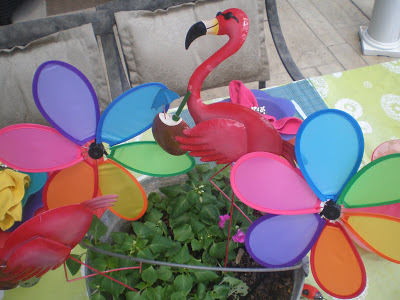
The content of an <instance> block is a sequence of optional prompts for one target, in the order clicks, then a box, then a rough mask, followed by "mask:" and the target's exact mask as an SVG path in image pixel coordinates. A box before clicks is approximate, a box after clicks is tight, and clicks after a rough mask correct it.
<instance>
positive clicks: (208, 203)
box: [67, 165, 255, 300]
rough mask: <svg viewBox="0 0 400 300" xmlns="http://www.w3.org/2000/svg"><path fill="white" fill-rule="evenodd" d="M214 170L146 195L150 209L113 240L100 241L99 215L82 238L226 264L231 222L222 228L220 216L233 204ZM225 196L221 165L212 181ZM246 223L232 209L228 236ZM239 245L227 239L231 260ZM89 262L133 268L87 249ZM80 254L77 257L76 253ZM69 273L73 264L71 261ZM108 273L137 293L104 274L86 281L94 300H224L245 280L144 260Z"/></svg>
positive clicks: (155, 256) (203, 168) (129, 250)
mask: <svg viewBox="0 0 400 300" xmlns="http://www.w3.org/2000/svg"><path fill="white" fill-rule="evenodd" d="M217 171H218V168H212V169H210V167H209V166H208V165H197V166H196V169H195V170H192V171H190V172H189V173H187V175H188V177H189V180H187V181H186V182H185V183H184V184H183V185H173V186H167V187H162V188H160V189H159V190H160V192H161V193H162V194H163V195H164V196H165V197H162V196H161V195H160V194H158V193H151V194H149V195H148V208H147V211H146V214H145V215H144V217H143V218H142V220H140V221H136V222H132V231H131V232H113V233H111V238H112V240H113V242H112V243H101V242H100V241H99V237H100V236H101V235H102V234H104V233H105V232H106V230H107V227H106V226H105V225H104V224H102V223H101V222H100V221H99V220H98V219H97V218H94V219H93V222H92V226H91V228H90V230H89V232H90V233H91V235H92V239H91V240H90V241H89V240H85V241H86V242H87V243H89V242H90V243H91V244H92V245H94V246H95V247H97V248H100V249H104V250H108V251H112V252H114V253H119V254H123V255H128V256H134V257H139V258H144V259H149V260H157V261H164V262H172V263H179V264H186V265H204V266H224V263H225V254H226V245H227V237H228V230H229V221H227V222H225V224H224V225H223V228H222V229H221V228H220V226H219V225H218V223H219V221H220V216H221V215H224V214H228V213H229V212H230V208H231V202H230V201H229V200H227V199H226V198H224V197H223V196H222V194H221V193H220V192H219V191H218V190H217V189H216V188H215V187H214V186H213V185H212V184H210V182H209V178H210V177H211V176H212V175H213V174H215V173H216V172H217ZM213 181H214V182H215V183H216V185H217V186H218V187H219V188H220V189H222V190H223V191H224V193H226V194H227V195H228V196H229V197H231V196H232V190H231V187H230V184H229V170H228V169H225V170H223V171H222V172H220V173H219V174H218V175H216V176H215V177H214V179H213ZM237 205H238V206H239V207H240V208H241V209H242V210H243V211H244V212H245V213H246V215H247V216H249V217H250V219H252V221H254V219H255V217H254V216H253V210H252V209H251V208H249V207H247V206H245V205H243V204H242V203H237ZM249 225H250V223H249V222H248V221H247V220H246V218H245V217H244V216H243V215H242V214H241V213H240V212H239V211H238V210H236V209H234V210H233V216H232V227H231V233H230V236H231V237H232V236H233V235H234V234H235V233H236V232H237V231H238V229H239V228H240V229H241V230H242V231H243V232H245V231H246V230H247V228H248V226H249ZM240 246H241V244H239V243H235V242H233V241H232V239H230V245H229V252H228V261H232V260H235V258H236V250H237V248H238V247H240ZM88 255H89V261H90V265H91V266H92V267H94V268H95V269H97V270H99V271H105V270H109V269H115V268H123V267H133V266H137V265H138V263H136V262H133V261H131V260H126V259H121V258H116V257H111V256H106V255H103V254H101V253H98V252H93V251H89V252H88ZM77 258H79V259H80V258H81V257H77ZM67 265H68V267H69V269H70V270H71V272H77V266H76V264H75V263H74V262H72V261H71V260H69V261H68V262H67ZM108 275H109V276H111V277H113V278H115V279H117V280H119V281H121V282H123V283H125V284H127V285H129V286H131V287H134V288H136V289H138V290H139V291H140V293H138V292H133V291H130V290H129V289H127V288H125V287H123V286H122V285H119V284H118V283H115V282H113V281H111V280H110V279H108V278H105V277H103V276H101V275H100V276H95V277H94V279H93V280H91V281H90V283H89V285H90V287H91V289H92V290H93V293H92V295H91V299H92V300H100V299H109V298H113V299H126V300H134V299H151V300H154V299H173V300H178V299H182V300H183V299H194V300H197V299H199V300H200V299H204V300H211V299H227V298H228V296H233V297H235V298H236V297H237V296H238V295H245V294H247V286H246V284H245V283H244V282H243V281H241V280H239V279H237V278H234V276H233V274H229V273H228V274H227V273H225V274H223V273H222V272H214V271H209V270H193V269H189V268H171V267H168V266H158V265H147V264H143V266H142V272H141V273H139V270H137V269H132V270H124V271H118V272H113V273H108Z"/></svg>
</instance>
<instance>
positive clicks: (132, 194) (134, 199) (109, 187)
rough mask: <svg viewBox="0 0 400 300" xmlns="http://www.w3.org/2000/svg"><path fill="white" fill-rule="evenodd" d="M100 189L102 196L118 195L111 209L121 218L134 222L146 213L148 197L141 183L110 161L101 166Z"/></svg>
mask: <svg viewBox="0 0 400 300" xmlns="http://www.w3.org/2000/svg"><path fill="white" fill-rule="evenodd" d="M99 187H100V191H101V194H102V195H108V194H117V195H118V201H117V202H115V204H114V206H113V207H110V208H109V209H110V210H111V211H112V212H113V213H114V214H116V215H117V216H119V217H120V218H123V219H125V220H130V221H133V220H137V219H139V218H140V217H141V216H143V214H144V213H145V212H146V209H147V196H146V193H145V191H144V189H143V187H142V186H141V184H140V183H139V181H137V179H136V178H135V177H134V176H133V175H132V174H131V173H130V172H129V171H128V170H126V169H125V168H123V167H121V166H120V165H119V164H117V163H116V162H113V161H112V160H110V159H109V160H107V161H105V162H103V163H100V164H99Z"/></svg>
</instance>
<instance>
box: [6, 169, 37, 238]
mask: <svg viewBox="0 0 400 300" xmlns="http://www.w3.org/2000/svg"><path fill="white" fill-rule="evenodd" d="M29 183H30V177H29V176H28V175H27V174H23V173H19V172H16V171H13V170H10V169H4V170H1V171H0V228H1V230H3V231H4V230H7V229H9V228H10V227H11V226H13V224H14V222H15V221H21V220H22V203H21V201H22V198H23V197H24V194H25V189H26V188H27V187H28V186H29Z"/></svg>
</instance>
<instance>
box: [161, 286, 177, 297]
mask: <svg viewBox="0 0 400 300" xmlns="http://www.w3.org/2000/svg"><path fill="white" fill-rule="evenodd" d="M174 292H175V289H174V286H173V285H172V284H170V285H167V286H164V288H163V291H162V295H163V299H169V298H171V295H172V293H174Z"/></svg>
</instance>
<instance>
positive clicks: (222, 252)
mask: <svg viewBox="0 0 400 300" xmlns="http://www.w3.org/2000/svg"><path fill="white" fill-rule="evenodd" d="M226 244H227V242H226V241H225V242H220V243H216V244H213V245H212V246H211V248H210V255H211V256H212V257H216V258H225V256H226ZM231 244H232V243H231ZM233 249H234V247H233V245H229V251H228V259H229V260H230V259H234V258H235V257H236V255H235V252H234V251H233Z"/></svg>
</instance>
